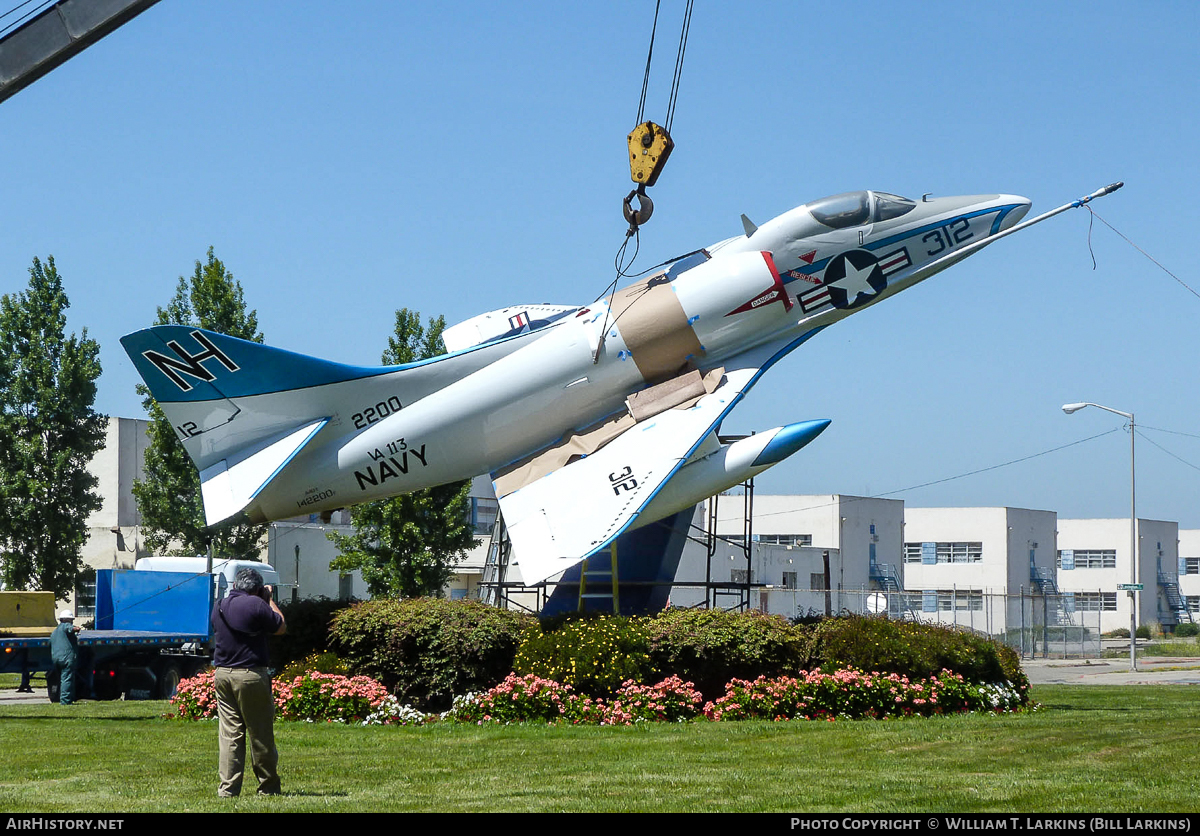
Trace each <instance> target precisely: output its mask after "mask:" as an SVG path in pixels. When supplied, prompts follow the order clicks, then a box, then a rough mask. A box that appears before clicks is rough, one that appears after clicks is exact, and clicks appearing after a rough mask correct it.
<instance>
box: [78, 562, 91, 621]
mask: <svg viewBox="0 0 1200 836" xmlns="http://www.w3.org/2000/svg"><path fill="white" fill-rule="evenodd" d="M84 572H85V574H84V575H83V577H81V578H80V579H79V584H78V586H76V587H75V617H76V618H78V619H81V620H82V619H85V618H95V617H96V570H95V569H85V570H84Z"/></svg>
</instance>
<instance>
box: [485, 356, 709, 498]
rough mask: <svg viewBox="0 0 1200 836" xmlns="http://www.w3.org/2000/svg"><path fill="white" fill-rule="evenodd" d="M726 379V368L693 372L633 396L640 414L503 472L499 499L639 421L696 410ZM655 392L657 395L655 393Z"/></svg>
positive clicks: (575, 436)
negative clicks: (639, 398)
mask: <svg viewBox="0 0 1200 836" xmlns="http://www.w3.org/2000/svg"><path fill="white" fill-rule="evenodd" d="M724 375H725V369H724V368H723V367H722V368H717V369H712V370H710V371H709V372H708V373H707V374H705V375H703V376H701V374H700V372H699V371H696V370H694V369H693V370H692V371H690V372H686V373H684V374H682V375H679V376H678V378H675V379H672V380H668V381H666V382H664V383H661V384H659V385H658V386H652V387H650V388H649V389H644V390H642V391H641V392H637V393H635V394H634V395H631V396H630V399H631V400H632V399H633V398H636V397H637V396H645V397H644V398H643V400H642V403H641V407H640V408H639V411H638V412H637V413H635V412H634V411H633V407H632V406H630V411H629V412H623V413H621V414H620V415H615V416H613V417H611V418H608V419H606V420H604V421H600V422H598V423H595V424H592V425H591V426H590V427H587V428H585V429H583V430H580V431H579V432H577V433H571V434H570V435H568V436H567V437H566V438H564V439H563V440H562V441H560V442H559V443H558V444H555V445H554V446H553V447H548V448H546V449H545V450H543V451H541V452H540V453H538V454H537V455H535V456H532V457H530V458H527V459H523V460H521V461H519V462H516V463H515V464H512V465H510V466H509V467H507V468H505V469H504V470H501V471H500V472H499V473H498V474H497V476H496V478H495V479H493V480H492V484H493V486H494V487H495V489H496V496H497V497H501V496H507V495H508V494H510V493H512V492H513V491H515V490H519V489H520V488H523V487H525V486H526V485H529V484H532V483H533V482H536V481H537V480H538V479H541V478H542V477H543V476H546V475H548V474H550V473H553V472H554V471H556V470H558V469H559V468H560V467H566V466H567V465H568V464H569V463H570V462H571V460H572V459H573V458H576V457H580V456H589V455H591V454H592V453H594V452H596V451H597V450H599V449H600V448H601V447H603V446H604V445H605V444H608V442H610V441H612V440H613V439H614V438H616V437H617V436H619V435H621V433H623V432H625V431H626V430H629V429H631V428H632V427H633V426H634V425H635V424H637V423H638V422H639V421H644V420H645V419H646V418H649V417H653V416H654V415H657V414H659V413H660V412H665V411H666V410H668V409H687V408H689V407H691V406H694V405H695V404H696V402H697V401H698V400H700V399H701V398H702V397H704V396H705V395H708V394H711V393H712V392H714V391H715V390H716V388H717V386H718V385H720V383H721V378H722V377H723V376H724ZM696 384H698V385H696ZM655 390H658V391H657V392H655ZM680 394H682V395H683V396H684V397H683V399H682V400H680V399H679V395H680ZM626 404H627V405H629V401H626ZM635 415H637V416H638V417H635Z"/></svg>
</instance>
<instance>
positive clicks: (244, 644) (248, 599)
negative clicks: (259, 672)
mask: <svg viewBox="0 0 1200 836" xmlns="http://www.w3.org/2000/svg"><path fill="white" fill-rule="evenodd" d="M222 615H224V618H222V617H221V616H222ZM282 624H283V618H282V617H281V616H280V615H279V614H278V613H276V612H275V611H274V610H273V609H271V605H270V604H268V603H267V602H266V601H264V600H263V599H262V598H259V597H258V596H257V595H251V594H250V593H248V592H242V591H240V590H237V589H235V590H234V591H233V592H231V593H229V597H228V598H225V599H224V600H221V601H218V602H217V606H216V607H214V608H213V616H212V625H213V636H214V637H215V638H216V647H215V649H214V650H213V665H214V666H216V667H218V668H265V667H267V666H268V665H269V663H270V656H269V654H268V651H267V639H268V638H269V637H270V636H273V635H275V633H276V632H277V631H278V630H279V628H280V626H282Z"/></svg>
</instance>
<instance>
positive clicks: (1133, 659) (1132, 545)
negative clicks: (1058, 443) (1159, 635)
mask: <svg viewBox="0 0 1200 836" xmlns="http://www.w3.org/2000/svg"><path fill="white" fill-rule="evenodd" d="M1085 406H1094V407H1096V408H1097V409H1103V410H1104V411H1105V412H1111V413H1113V414H1114V415H1120V416H1121V417H1122V418H1128V419H1129V586H1130V588H1129V590H1128V592H1129V669H1130V670H1131V671H1136V670H1137V604H1138V597H1137V590H1138V559H1137V491H1136V487H1135V486H1136V482H1135V480H1134V457H1133V439H1134V432H1133V430H1134V423H1133V413H1132V412H1122V411H1121V410H1119V409H1113V408H1112V407H1108V406H1101V405H1100V404H1098V403H1069V404H1063V408H1062V410H1063V412H1065V413H1067V414H1068V415H1070V414H1071V413H1072V412H1078V411H1079V410H1081V409H1083V408H1084V407H1085Z"/></svg>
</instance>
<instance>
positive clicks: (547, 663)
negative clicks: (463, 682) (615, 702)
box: [513, 614, 654, 697]
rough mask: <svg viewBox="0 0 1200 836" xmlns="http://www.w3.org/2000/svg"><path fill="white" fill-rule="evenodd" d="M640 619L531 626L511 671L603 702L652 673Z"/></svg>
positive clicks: (583, 618)
mask: <svg viewBox="0 0 1200 836" xmlns="http://www.w3.org/2000/svg"><path fill="white" fill-rule="evenodd" d="M649 649H650V647H649V643H648V641H647V635H646V625H645V619H639V618H625V617H622V616H616V615H594V614H586V615H584V614H578V615H572V616H567V617H562V616H560V617H557V618H554V619H548V620H546V621H543V622H541V623H540V624H538V625H536V626H531V627H530V629H529V630H528V631H526V633H525V635H524V637H523V640H522V642H521V647H520V650H518V651H517V655H516V658H515V659H514V660H513V672H514V673H516V674H518V675H521V676H525V675H528V674H533V675H535V676H539V677H542V678H544V679H551V680H554V681H555V682H558V683H561V684H563V685H569V686H571V688H573V689H574V690H575V691H578V692H579V693H580V694H584V695H586V696H590V697H606V696H610V695H612V694H614V693H616V691H617V689H618V688H620V687H621V684H622V683H623V682H626V681H627V680H633V681H634V682H645V681H647V680H648V679H649V678H650V677H651V676H652V675H653V673H654V667H653V665H652V664H651V662H650V654H649Z"/></svg>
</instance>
